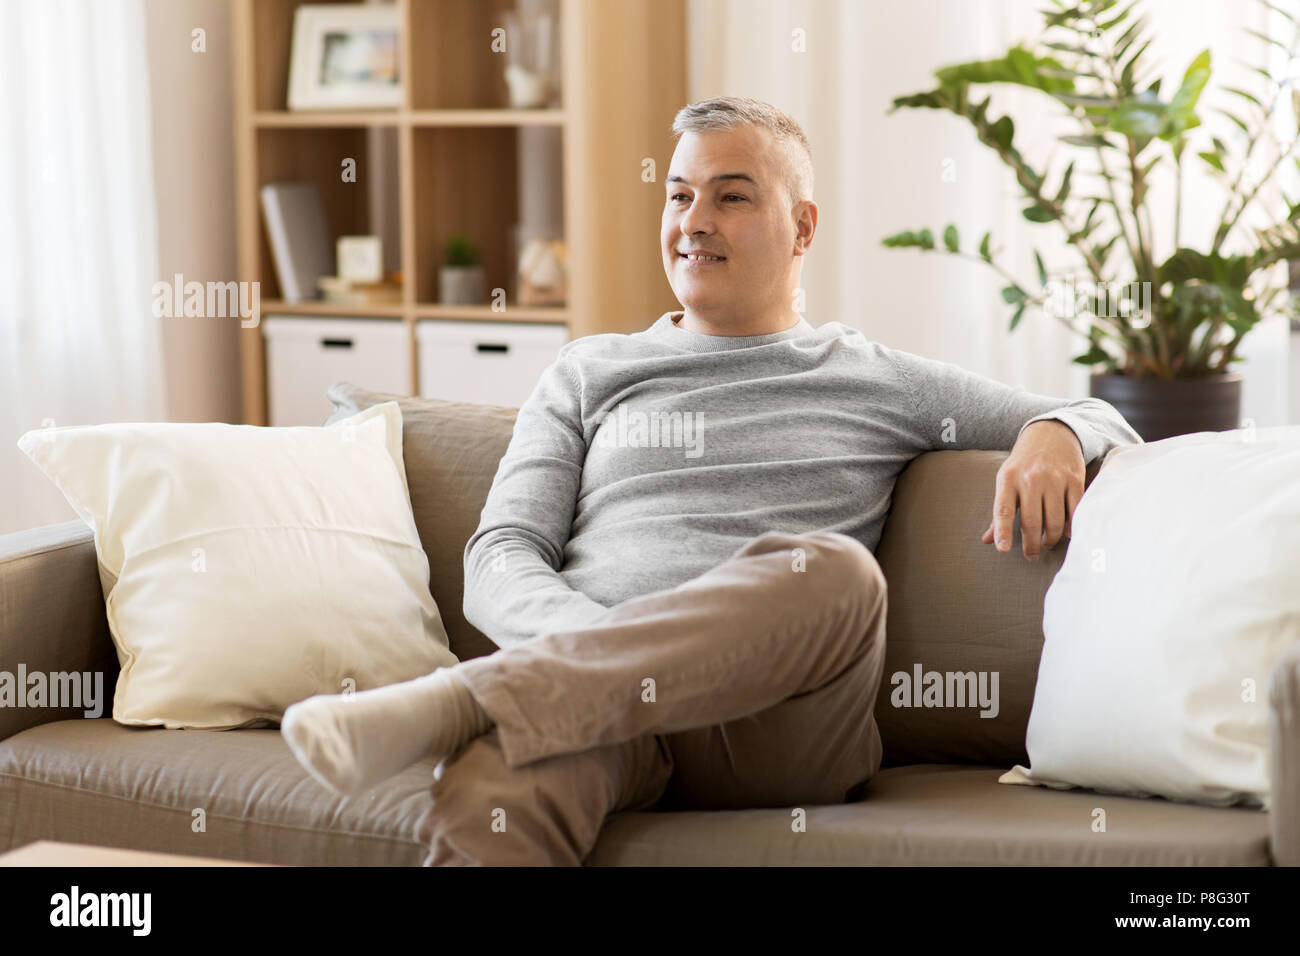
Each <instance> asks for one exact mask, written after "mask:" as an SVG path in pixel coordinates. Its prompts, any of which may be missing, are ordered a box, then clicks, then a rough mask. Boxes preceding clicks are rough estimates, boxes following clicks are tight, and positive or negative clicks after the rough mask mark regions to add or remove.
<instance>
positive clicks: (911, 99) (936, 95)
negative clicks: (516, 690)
mask: <svg viewBox="0 0 1300 956" xmlns="http://www.w3.org/2000/svg"><path fill="white" fill-rule="evenodd" d="M951 106H952V101H951V100H950V99H949V98H948V97H947V96H946V95H945V94H944V92H943V91H942V90H933V91H931V92H929V93H911V94H909V95H907V96H896V97H894V105H893V106H892V107H891V108H890V110H889V112H891V113H893V112H894V111H896V110H900V109H903V108H904V107H912V108H914V109H932V110H946V109H950V108H951Z"/></svg>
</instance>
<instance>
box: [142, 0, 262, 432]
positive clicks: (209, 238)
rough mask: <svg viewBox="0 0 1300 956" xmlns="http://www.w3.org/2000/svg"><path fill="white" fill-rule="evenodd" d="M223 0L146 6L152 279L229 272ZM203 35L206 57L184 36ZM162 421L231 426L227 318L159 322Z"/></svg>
mask: <svg viewBox="0 0 1300 956" xmlns="http://www.w3.org/2000/svg"><path fill="white" fill-rule="evenodd" d="M228 7H229V5H228V4H227V3H226V2H225V0H145V16H146V19H147V22H148V47H149V78H150V86H151V93H152V97H153V110H152V112H153V142H154V146H153V162H154V182H155V188H156V191H157V206H158V245H159V272H160V277H161V278H164V279H169V278H170V277H171V276H173V275H174V274H176V273H178V272H179V273H181V274H182V275H184V276H185V279H186V281H189V280H191V279H193V280H197V281H200V282H208V281H228V280H231V279H234V278H235V277H236V274H235V211H234V204H233V202H232V195H233V191H234V147H233V144H232V141H231V130H232V128H233V127H232V122H233V121H232V118H231V108H232V107H231V82H230V69H231V66H230V13H229V9H228ZM196 28H202V29H203V30H204V31H206V37H205V41H206V52H202V53H198V52H194V51H193V50H192V49H191V43H192V39H191V31H192V30H194V29H196ZM160 321H161V322H162V323H163V361H164V366H165V373H166V382H167V418H168V420H169V421H177V422H186V421H191V422H192V421H230V422H237V421H239V420H240V413H239V347H238V342H237V339H236V331H237V329H238V328H239V323H238V320H236V319H209V318H184V317H179V318H168V319H161V320H160Z"/></svg>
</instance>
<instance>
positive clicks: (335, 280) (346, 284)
mask: <svg viewBox="0 0 1300 956" xmlns="http://www.w3.org/2000/svg"><path fill="white" fill-rule="evenodd" d="M316 285H317V288H319V289H320V291H321V294H322V295H323V296H324V299H325V301H326V302H329V303H331V304H333V305H352V306H359V305H390V304H392V305H396V304H400V303H401V301H402V281H401V273H393V272H390V273H389V274H388V275H387V276H385V277H384V281H382V282H353V281H350V280H348V279H342V278H340V277H338V276H321V277H320V278H319V279H317V280H316Z"/></svg>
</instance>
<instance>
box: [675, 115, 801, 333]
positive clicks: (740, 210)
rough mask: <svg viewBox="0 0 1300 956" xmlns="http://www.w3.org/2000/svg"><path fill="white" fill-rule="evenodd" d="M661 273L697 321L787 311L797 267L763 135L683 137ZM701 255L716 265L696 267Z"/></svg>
mask: <svg viewBox="0 0 1300 956" xmlns="http://www.w3.org/2000/svg"><path fill="white" fill-rule="evenodd" d="M665 187H666V188H665V193H666V195H665V202H664V214H663V221H662V223H661V228H660V246H661V249H662V252H663V260H664V272H666V273H667V275H668V282H669V284H670V285H671V286H672V288H673V292H674V293H676V295H677V301H679V302H680V303H681V304H682V305H683V306H684V307H685V308H687V309H689V310H691V311H692V312H694V313H695V314H696V315H699V316H701V317H704V318H709V319H712V320H714V321H719V322H723V323H726V322H728V320H735V321H736V322H745V321H748V320H750V319H752V318H754V317H757V316H761V315H770V314H773V313H775V312H779V311H781V310H786V311H789V310H790V309H791V308H792V302H791V295H792V291H793V288H794V286H795V285H796V284H797V283H796V281H795V280H796V279H797V276H798V273H797V270H794V269H793V266H794V263H795V262H797V261H799V260H798V255H801V254H802V251H800V252H799V253H796V232H797V230H796V228H795V220H794V216H793V215H792V213H791V208H790V197H789V195H788V193H787V191H786V185H785V179H784V167H783V165H782V153H781V152H780V151H779V149H778V148H777V146H776V145H775V144H774V143H773V141H772V139H771V134H769V133H768V132H767V131H766V130H765V129H762V128H761V127H757V126H742V127H738V128H736V129H732V130H719V131H715V132H707V133H685V134H683V135H682V137H681V139H680V140H678V143H677V149H676V150H675V151H674V153H673V158H672V164H671V166H670V168H669V171H668V176H667V178H666V179H665ZM697 250H698V251H700V252H704V253H709V254H712V255H716V256H721V257H722V259H721V261H694V260H691V259H687V258H685V257H684V256H683V255H682V253H685V252H693V251H697Z"/></svg>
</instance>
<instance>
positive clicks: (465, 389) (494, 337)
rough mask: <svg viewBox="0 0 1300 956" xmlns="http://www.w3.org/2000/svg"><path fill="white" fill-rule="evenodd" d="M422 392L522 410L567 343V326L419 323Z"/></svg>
mask: <svg viewBox="0 0 1300 956" xmlns="http://www.w3.org/2000/svg"><path fill="white" fill-rule="evenodd" d="M415 338H416V344H417V347H418V348H419V352H420V394H421V395H422V396H423V397H425V398H443V399H447V400H449V401H453V402H477V403H480V404H484V405H506V406H508V407H510V408H518V407H519V406H520V405H522V404H523V403H524V401H525V400H526V399H527V398H528V396H529V395H530V394H532V391H533V386H535V385H536V384H537V379H538V378H539V377H540V376H541V374H542V372H543V371H544V370H545V369H546V367H547V366H548V365H550V364H551V363H552V362H554V361H555V356H556V354H557V353H558V352H559V351H560V347H561V346H562V345H564V343H566V342H568V341H569V330H568V328H567V327H565V326H563V325H553V324H549V323H548V324H541V323H536V322H473V321H471V322H453V321H446V320H442V319H428V320H423V321H420V322H418V323H416V326H415Z"/></svg>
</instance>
